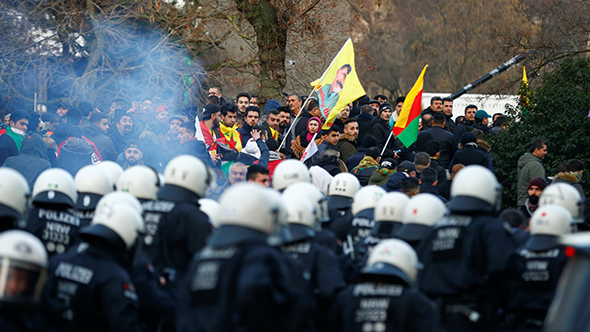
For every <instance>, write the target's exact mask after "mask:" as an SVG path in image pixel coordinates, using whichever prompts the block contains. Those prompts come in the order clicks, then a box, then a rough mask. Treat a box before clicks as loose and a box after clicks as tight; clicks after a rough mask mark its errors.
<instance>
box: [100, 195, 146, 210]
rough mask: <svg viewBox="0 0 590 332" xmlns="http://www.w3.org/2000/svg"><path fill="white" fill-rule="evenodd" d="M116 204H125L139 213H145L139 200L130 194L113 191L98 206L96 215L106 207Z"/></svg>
mask: <svg viewBox="0 0 590 332" xmlns="http://www.w3.org/2000/svg"><path fill="white" fill-rule="evenodd" d="M114 204H125V205H127V206H129V207H131V208H133V209H134V210H135V211H137V213H139V214H142V213H143V207H142V206H141V203H140V202H139V200H138V199H137V198H136V197H135V196H133V195H131V194H130V193H124V192H121V191H113V192H111V193H108V194H106V195H104V196H103V197H102V198H101V199H100V200H99V201H98V204H96V209H95V214H96V213H99V212H100V210H101V209H102V208H103V207H105V206H110V205H114Z"/></svg>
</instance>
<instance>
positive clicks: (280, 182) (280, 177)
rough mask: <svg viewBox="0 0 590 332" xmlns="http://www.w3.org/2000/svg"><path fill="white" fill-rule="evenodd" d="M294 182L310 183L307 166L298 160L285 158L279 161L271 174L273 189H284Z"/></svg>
mask: <svg viewBox="0 0 590 332" xmlns="http://www.w3.org/2000/svg"><path fill="white" fill-rule="evenodd" d="M296 182H309V183H311V176H310V175H309V170H308V169H307V166H305V164H303V163H302V162H300V161H299V160H294V159H287V160H285V161H282V162H280V163H279V164H278V165H277V167H276V168H275V171H274V173H273V175H272V186H273V188H274V189H275V190H279V191H281V190H284V189H285V188H287V187H288V186H289V185H291V184H293V183H296Z"/></svg>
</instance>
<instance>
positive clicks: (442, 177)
mask: <svg viewBox="0 0 590 332" xmlns="http://www.w3.org/2000/svg"><path fill="white" fill-rule="evenodd" d="M430 167H432V168H434V169H435V170H436V173H437V180H438V183H437V184H436V187H437V188H439V187H440V186H441V185H442V184H443V183H445V182H447V171H446V170H445V168H444V167H442V166H441V165H440V163H439V162H438V160H436V159H434V158H432V157H431V158H430Z"/></svg>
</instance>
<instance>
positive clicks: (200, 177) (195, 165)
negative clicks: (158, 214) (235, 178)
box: [158, 155, 214, 199]
mask: <svg viewBox="0 0 590 332" xmlns="http://www.w3.org/2000/svg"><path fill="white" fill-rule="evenodd" d="M164 180H165V182H166V184H165V185H164V186H163V187H162V188H161V189H160V191H159V192H158V198H160V199H176V198H178V197H182V196H184V195H186V191H187V190H188V191H189V192H191V193H193V194H195V195H197V196H198V197H199V198H202V197H205V192H206V191H207V187H208V186H210V185H211V183H212V182H213V181H214V177H212V173H211V172H210V171H209V167H207V165H205V163H204V162H203V161H202V160H201V159H199V158H197V157H195V156H190V155H181V156H178V157H176V158H174V159H172V160H171V161H170V162H169V163H168V165H167V166H166V169H165V170H164ZM179 188H180V189H179Z"/></svg>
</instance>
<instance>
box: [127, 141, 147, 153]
mask: <svg viewBox="0 0 590 332" xmlns="http://www.w3.org/2000/svg"><path fill="white" fill-rule="evenodd" d="M129 148H136V149H139V150H143V149H142V148H141V144H140V143H139V141H138V140H136V139H132V140H129V143H128V144H127V146H126V147H125V150H123V151H126V150H127V149H129Z"/></svg>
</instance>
